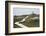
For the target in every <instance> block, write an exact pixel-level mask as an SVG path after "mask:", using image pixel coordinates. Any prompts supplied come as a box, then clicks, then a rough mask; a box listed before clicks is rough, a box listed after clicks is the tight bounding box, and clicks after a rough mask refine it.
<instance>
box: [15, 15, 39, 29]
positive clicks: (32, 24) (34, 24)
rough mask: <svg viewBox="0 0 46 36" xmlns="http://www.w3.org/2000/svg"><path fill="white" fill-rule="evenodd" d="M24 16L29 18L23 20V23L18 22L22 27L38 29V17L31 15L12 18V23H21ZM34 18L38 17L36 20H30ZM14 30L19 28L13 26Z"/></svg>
mask: <svg viewBox="0 0 46 36" xmlns="http://www.w3.org/2000/svg"><path fill="white" fill-rule="evenodd" d="M26 16H29V17H28V18H27V19H25V21H24V22H20V23H22V24H23V25H25V26H27V27H39V15H36V14H31V15H22V16H14V23H15V22H19V21H21V20H22V19H23V18H25V17H26ZM34 17H38V19H31V18H34ZM14 28H20V27H19V26H17V25H15V24H14Z"/></svg>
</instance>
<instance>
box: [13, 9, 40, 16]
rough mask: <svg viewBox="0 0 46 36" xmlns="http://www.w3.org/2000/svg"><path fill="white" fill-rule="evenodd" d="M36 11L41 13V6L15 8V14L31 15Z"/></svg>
mask: <svg viewBox="0 0 46 36" xmlns="http://www.w3.org/2000/svg"><path fill="white" fill-rule="evenodd" d="M32 12H34V13H35V14H39V12H40V9H39V8H13V15H14V16H15V15H17V16H20V15H29V14H32Z"/></svg>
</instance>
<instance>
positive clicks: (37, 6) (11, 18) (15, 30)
mask: <svg viewBox="0 0 46 36" xmlns="http://www.w3.org/2000/svg"><path fill="white" fill-rule="evenodd" d="M13 7H19V8H40V27H31V28H13ZM33 31H43V5H34V4H33V5H32V4H19V3H16V4H12V3H9V33H18V32H33Z"/></svg>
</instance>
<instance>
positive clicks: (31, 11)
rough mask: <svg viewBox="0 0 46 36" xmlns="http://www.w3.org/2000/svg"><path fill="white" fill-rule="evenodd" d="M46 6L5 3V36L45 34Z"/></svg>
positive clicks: (40, 4) (41, 4)
mask: <svg viewBox="0 0 46 36" xmlns="http://www.w3.org/2000/svg"><path fill="white" fill-rule="evenodd" d="M44 31H45V4H44V3H38V2H20V1H5V34H6V35H16V34H29V33H44Z"/></svg>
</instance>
